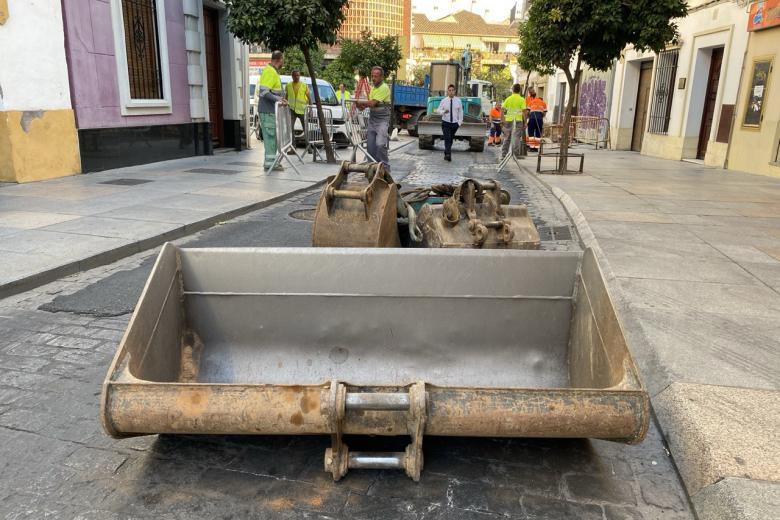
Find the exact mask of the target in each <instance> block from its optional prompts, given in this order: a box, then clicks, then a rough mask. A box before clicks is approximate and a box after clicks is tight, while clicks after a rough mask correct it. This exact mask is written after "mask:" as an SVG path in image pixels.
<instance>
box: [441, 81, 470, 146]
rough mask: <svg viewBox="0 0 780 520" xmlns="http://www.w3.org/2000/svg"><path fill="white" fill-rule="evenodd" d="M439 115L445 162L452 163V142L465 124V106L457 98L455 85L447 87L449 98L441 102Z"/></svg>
mask: <svg viewBox="0 0 780 520" xmlns="http://www.w3.org/2000/svg"><path fill="white" fill-rule="evenodd" d="M436 113H437V114H441V131H442V134H444V160H445V161H452V156H451V153H452V140H453V138H454V137H455V132H457V131H458V128H459V127H460V125H462V124H463V104H462V103H461V102H460V98H459V97H455V85H450V86H448V87H447V97H445V98H444V99H442V100H441V103H439V108H438V109H436Z"/></svg>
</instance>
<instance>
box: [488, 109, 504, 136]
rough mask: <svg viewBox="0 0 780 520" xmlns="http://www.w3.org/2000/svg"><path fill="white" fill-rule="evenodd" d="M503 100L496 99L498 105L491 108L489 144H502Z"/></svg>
mask: <svg viewBox="0 0 780 520" xmlns="http://www.w3.org/2000/svg"><path fill="white" fill-rule="evenodd" d="M501 117H502V113H501V100H500V99H499V100H498V101H496V106H494V107H493V108H492V109H491V110H490V138H489V139H488V144H489V145H491V146H498V145H500V144H501Z"/></svg>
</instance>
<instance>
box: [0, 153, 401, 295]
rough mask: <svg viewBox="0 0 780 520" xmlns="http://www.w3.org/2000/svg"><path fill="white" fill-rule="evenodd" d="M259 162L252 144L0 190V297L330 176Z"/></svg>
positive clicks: (324, 169)
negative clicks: (269, 168) (270, 168)
mask: <svg viewBox="0 0 780 520" xmlns="http://www.w3.org/2000/svg"><path fill="white" fill-rule="evenodd" d="M407 143H408V141H401V142H393V143H391V149H397V148H398V147H400V146H403V145H405V144H407ZM299 151H300V150H299ZM262 154H263V147H262V143H261V142H255V148H253V149H251V150H244V151H242V152H234V151H229V152H224V153H219V154H216V155H213V156H198V157H191V158H187V159H178V160H174V161H165V162H159V163H152V164H147V165H141V166H133V167H128V168H121V169H116V170H108V171H104V172H99V173H91V174H84V175H76V176H73V177H65V178H61V179H54V180H50V181H42V182H36V183H30V184H2V185H0V265H2V266H3V268H2V269H1V270H0V298H3V297H5V296H9V295H11V294H14V293H18V292H22V291H25V290H27V289H30V288H33V287H37V286H40V285H43V284H45V283H48V282H50V281H53V280H56V279H58V278H60V277H62V276H67V275H69V274H73V273H75V272H78V271H83V270H87V269H91V268H93V267H95V266H98V265H101V264H106V263H110V262H113V261H115V260H117V259H119V258H123V257H125V256H128V255H131V254H134V253H137V252H139V251H143V250H145V249H149V248H151V247H154V246H156V245H159V244H161V243H163V242H165V241H168V240H173V239H175V238H178V237H181V236H184V235H188V234H190V233H194V232H196V231H199V230H201V229H205V228H207V227H209V226H212V225H214V224H216V223H218V222H220V221H223V220H227V219H230V218H233V217H235V216H237V215H240V214H243V213H247V212H250V211H253V210H256V209H259V208H261V207H264V206H267V205H269V204H273V203H274V202H277V201H279V200H281V199H284V198H287V197H289V196H291V195H294V194H295V193H298V192H300V191H302V190H307V189H309V188H311V187H312V186H315V185H318V184H320V183H322V182H323V181H324V180H325V178H326V177H327V176H329V175H333V174H335V173H336V170H337V168H338V167H337V166H335V165H332V164H323V163H312V162H311V156H306V157H304V160H305V161H306V163H305V165H301V164H297V166H298V168H299V170H300V171H301V175H298V174H297V173H296V172H295V171H294V170H293V169H292V168H291V167H290V166H289V165H287V166H286V169H285V171H276V172H273V173H272V174H270V175H266V174H265V173H263V171H262V168H261V165H262ZM340 155H342V156H343V157H345V158H348V157H349V153H348V151H347V150H341V151H340ZM293 160H295V161H297V159H295V158H293ZM283 164H285V165H286V164H287V163H286V162H284V161H283Z"/></svg>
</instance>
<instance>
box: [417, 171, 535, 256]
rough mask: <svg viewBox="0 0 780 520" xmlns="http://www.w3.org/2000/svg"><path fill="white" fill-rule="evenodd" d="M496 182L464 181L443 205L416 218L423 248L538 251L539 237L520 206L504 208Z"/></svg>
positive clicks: (428, 207) (504, 195) (433, 206)
mask: <svg viewBox="0 0 780 520" xmlns="http://www.w3.org/2000/svg"><path fill="white" fill-rule="evenodd" d="M508 198H509V197H508V194H507V193H506V192H502V190H501V185H500V184H499V183H498V182H497V181H492V180H489V181H483V180H476V179H467V180H465V181H463V182H462V183H461V184H460V185H459V186H457V187H456V188H455V190H454V192H453V194H452V196H451V197H450V198H448V199H447V200H445V201H444V203H443V204H425V205H423V206H422V209H421V210H420V213H419V216H418V225H419V226H420V229H421V230H422V235H423V240H422V246H423V247H434V248H439V247H444V248H477V249H539V244H540V239H539V233H538V232H537V231H536V226H534V223H533V221H532V220H531V218H530V217H529V216H528V208H527V207H526V206H525V205H524V204H512V205H509V204H507V202H509V201H508Z"/></svg>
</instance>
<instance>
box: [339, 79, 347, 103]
mask: <svg viewBox="0 0 780 520" xmlns="http://www.w3.org/2000/svg"><path fill="white" fill-rule="evenodd" d="M336 99H338V100H339V103H341V104H342V105H343V104H344V103H345V102H346V101H349V90H347V88H346V87H345V86H344V84H343V83H342V84H340V85H339V89H338V90H337V91H336Z"/></svg>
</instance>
